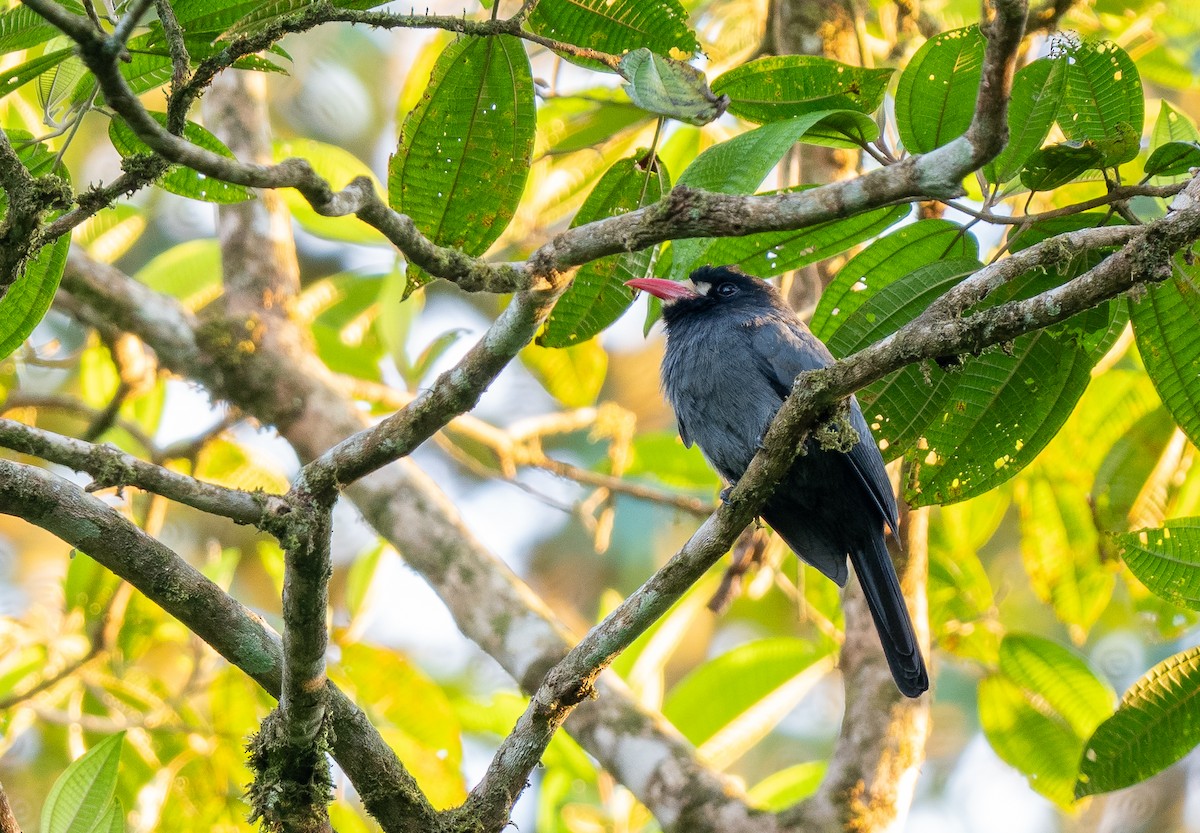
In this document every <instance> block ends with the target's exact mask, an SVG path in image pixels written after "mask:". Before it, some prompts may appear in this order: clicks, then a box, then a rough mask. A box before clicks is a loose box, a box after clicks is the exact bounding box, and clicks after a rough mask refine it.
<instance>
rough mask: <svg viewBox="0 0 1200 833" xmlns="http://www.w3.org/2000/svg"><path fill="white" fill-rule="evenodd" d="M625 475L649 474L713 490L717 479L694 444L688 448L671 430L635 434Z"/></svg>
mask: <svg viewBox="0 0 1200 833" xmlns="http://www.w3.org/2000/svg"><path fill="white" fill-rule="evenodd" d="M625 476H626V477H652V478H654V479H655V480H658V481H659V482H660V483H663V484H665V485H667V486H674V487H676V488H681V489H692V490H696V491H704V492H707V493H709V494H714V493H715V492H716V491H717V489H719V488H720V486H721V480H720V478H719V477H717V475H716V473H715V472H714V471H713V470H712V466H710V465H709V464H708V463H707V462H705V460H704V455H703V454H701V453H700V448H699V447H698V446H695V445H693V446H691V447H690V448H689V447H687V446H685V445H684V444H683V440H681V439H679V434H678V433H677V432H675V431H651V432H646V433H641V434H638V435H637V437H636V438H635V439H634V441H633V454H632V459H631V460H630V461H629V465H628V466H627V467H626V469H625Z"/></svg>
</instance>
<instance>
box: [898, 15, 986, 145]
mask: <svg viewBox="0 0 1200 833" xmlns="http://www.w3.org/2000/svg"><path fill="white" fill-rule="evenodd" d="M984 43H985V42H984V38H983V35H981V34H980V32H979V27H978V26H968V27H967V28H965V29H955V30H953V31H950V32H943V33H942V34H940V35H936V36H934V37H932V38H930V39H929V40H927V41H925V43H923V44H922V45H921V48H920V49H918V50H917V53H916V54H915V55H913V57H912V60H911V61H909V62H908V66H906V67H905V68H904V71H903V72H901V73H900V81H899V83H898V85H897V87H896V129H897V130H898V131H899V133H900V140H901V141H902V142H903V143H904V147H905V148H907V149H908V151H909V152H910V153H928V152H929V151H931V150H933V149H934V148H937V147H941V146H942V145H944V144H946V143H947V142H949V141H950V140H952V139H956V138H958V137H959V136H961V135H962V134H963V133H965V132H966V131H967V128H968V127H969V126H970V124H971V117H972V116H973V115H974V113H975V97H976V96H977V95H978V94H979V81H980V79H981V78H982V77H983V50H984Z"/></svg>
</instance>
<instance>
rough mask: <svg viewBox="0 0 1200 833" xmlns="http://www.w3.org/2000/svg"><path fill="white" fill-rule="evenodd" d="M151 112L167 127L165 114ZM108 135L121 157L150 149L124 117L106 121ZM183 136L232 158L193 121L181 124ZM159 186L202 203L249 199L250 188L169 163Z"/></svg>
mask: <svg viewBox="0 0 1200 833" xmlns="http://www.w3.org/2000/svg"><path fill="white" fill-rule="evenodd" d="M150 115H151V116H153V117H154V120H155V121H157V122H158V123H159V124H160V125H162V126H164V127H165V126H166V124H167V114H166V113H151V114H150ZM108 137H109V139H110V140H111V141H112V143H113V147H114V148H116V150H117V153H119V154H121V156H122V157H129V156H135V155H137V154H144V153H150V152H151V151H150V147H149V145H147V144H146V143H145V142H143V141H142V140H141V139H139V138H138V137H137V134H136V133H134V132H133V130H132V128H130V127H129V125H127V124H126V123H125V121H124V120H123V119H117V118H114V119H113V120H112V121H110V122H109V123H108ZM183 138H184V139H186V140H187V141H189V142H191V143H192V144H194V145H196V146H197V147H201V148H204V149H205V150H208V151H211V152H213V153H215V154H217V155H219V156H224V157H225V158H226V159H233V158H234V156H233V152H232V151H230V150H229V148H227V147H225V143H224V142H222V141H221V140H220V139H218V138H217V137H216V136H214V135H213V134H212V133H210V132H208V131H207V130H206V129H204V128H203V127H201V126H200V125H198V124H196V123H195V122H188V123H187V124H185V125H184V128H183ZM158 185H159V186H160V187H161V188H162V189H163V190H164V191H170V192H171V193H172V194H178V195H180V196H181V197H191V198H192V199H194V200H204V201H205V202H215V203H238V202H242V201H243V200H248V199H250V191H249V190H247V189H246V188H245V187H244V186H242V185H235V184H234V183H231V182H222V181H221V180H219V179H213V178H211V177H208V176H205V175H204V174H201V173H199V172H197V171H195V170H193V169H192V168H189V167H187V166H186V165H172V166H171V167H170V168H169V169H168V170H167V172H166V173H165V174H163V175H162V176H161V177H160V178H159V179H158Z"/></svg>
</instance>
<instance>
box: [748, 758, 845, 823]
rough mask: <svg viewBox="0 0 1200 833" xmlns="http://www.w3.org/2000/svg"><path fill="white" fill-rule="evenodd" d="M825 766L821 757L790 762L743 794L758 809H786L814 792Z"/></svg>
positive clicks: (823, 774) (823, 775)
mask: <svg viewBox="0 0 1200 833" xmlns="http://www.w3.org/2000/svg"><path fill="white" fill-rule="evenodd" d="M827 769H828V764H827V763H826V762H825V761H806V762H805V763H802V764H794V765H792V766H789V767H787V768H785V769H781V770H779V771H778V772H773V773H771V774H770V775H768V776H767V777H766V778H764V779H763V780H761V781H759V782H758V783H757V784H755V785H754V786H753V787H751V788H750V789H749V790H747V791H746V798H748V799H749V800H750V803H751V804H752V805H753V806H755V807H758V808H759V809H762V810H768V811H771V812H776V813H777V812H780V811H781V810H786V809H787V808H788V807H791V806H793V805H795V804H796V803H798V802H800V801H803V800H804V799H806V798H808V797H809V796H810V795H812V794H813V793H815V792H816V791H817V787H819V786H820V785H821V779H822V778H824V777H825V771H826V770H827Z"/></svg>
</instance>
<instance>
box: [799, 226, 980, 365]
mask: <svg viewBox="0 0 1200 833" xmlns="http://www.w3.org/2000/svg"><path fill="white" fill-rule="evenodd" d="M978 254H979V247H978V244H977V243H976V242H975V238H974V237H973V236H972V235H971V234H970V233H969V232H968V231H967V230H966V229H964V228H963V227H962V226H960V225H958V224H957V223H952V222H950V221H949V220H918V221H917V222H915V223H912V224H910V225H907V226H904V227H902V228H899V229H896V231H894V232H892V233H891V234H889V235H886V236H885V237H881V238H879V239H878V240H876V241H875V242H873V243H872V244H871V245H869V246H867V247H866V248H865V249H863V250H862V251H861V252H859V253H858V254H856V255H855V256H854V257H852V258H851V259H850V260H849V261H848V262H847V263H846V265H845V266H843V267H842V268H841V269H839V270H838V273H837V275H836V276H835V277H834V279H833V280H832V281H831V282H830V284H829V286H827V287H826V288H825V291H824V292H823V293H822V294H821V300H820V302H818V304H817V309H816V310H815V311H814V312H813V317H812V321H811V322H810V324H809V326H810V327H811V328H812V331H813V334H814V335H816V337H817V338H819V339H821V340H822V341H824V342H826V343H829V341H830V340H831V339H832V338H833V335H834V333H835V332H837V330H838V328H839V327H840V326H841V322H842V321H844V320H845V318H846V316H848V315H850V314H851V313H852V312H854V310H856V309H857V308H858V307H860V306H862V305H863V303H865V302H866V300H867V298H868V297H870V295H871V294H873V293H874V292H877V291H879V290H882V289H883V288H885V287H886V286H888V285H890V284H891V283H893V282H894V281H897V280H899V279H900V278H903V277H904V276H905V275H908V274H910V273H912V272H914V271H916V270H917V269H919V268H921V267H922V266H927V265H929V264H931V263H934V262H935V261H939V260H942V259H944V258H961V257H967V258H972V257H975V256H977V255H978ZM919 311H920V310H916V311H915V312H919ZM915 312H914V315H913V316H912V317H915ZM835 355H841V354H837V353H836V352H835Z"/></svg>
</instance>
